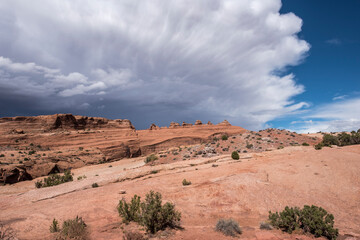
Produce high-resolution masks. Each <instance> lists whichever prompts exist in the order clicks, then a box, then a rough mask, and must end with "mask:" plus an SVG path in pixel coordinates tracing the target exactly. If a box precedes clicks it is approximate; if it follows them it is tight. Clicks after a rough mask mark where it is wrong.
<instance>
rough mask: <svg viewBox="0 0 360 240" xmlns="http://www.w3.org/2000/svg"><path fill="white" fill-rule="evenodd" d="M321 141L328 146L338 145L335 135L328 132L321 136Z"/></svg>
mask: <svg viewBox="0 0 360 240" xmlns="http://www.w3.org/2000/svg"><path fill="white" fill-rule="evenodd" d="M321 143H322V145H323V146H328V147H329V146H331V145H339V141H338V139H337V137H336V136H333V135H330V134H325V135H324V136H323V140H322V142H321Z"/></svg>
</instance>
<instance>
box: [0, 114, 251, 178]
mask: <svg viewBox="0 0 360 240" xmlns="http://www.w3.org/2000/svg"><path fill="white" fill-rule="evenodd" d="M150 130H156V131H149V130H135V128H134V126H133V125H132V124H131V122H130V121H129V120H126V119H124V120H122V119H117V120H111V119H106V118H99V117H86V116H75V115H72V114H55V115H48V116H36V117H11V118H0V151H1V152H3V151H5V153H6V152H7V154H6V156H5V157H4V158H2V159H0V161H2V160H4V161H2V162H3V163H1V162H0V169H3V172H5V170H6V173H7V177H6V179H10V180H8V181H7V182H8V183H13V182H14V181H15V182H16V181H23V180H27V179H31V178H36V177H40V176H45V175H48V174H50V173H54V172H63V171H64V170H66V169H69V168H79V167H82V166H85V165H91V164H98V163H103V162H109V161H116V160H119V159H123V158H132V157H138V156H141V155H147V154H150V153H153V152H158V151H161V150H164V149H167V148H171V147H179V146H182V145H192V144H199V143H204V142H208V141H209V140H210V139H212V138H213V136H214V135H215V134H227V135H231V134H238V133H243V132H244V131H245V129H243V128H241V127H235V126H231V125H230V124H223V123H222V124H218V125H202V124H201V121H197V122H196V125H193V124H191V123H185V122H183V124H182V126H181V125H180V124H179V123H175V122H172V123H171V124H170V127H169V128H166V127H165V128H159V127H158V126H156V125H155V124H152V125H151V127H150ZM30 151H34V152H33V153H31V154H30V153H29V152H30ZM20 152H21V153H20ZM20 160H21V161H20ZM4 162H6V164H4ZM9 173H11V174H10V175H11V176H10V175H9ZM9 176H10V177H9ZM14 179H15V180H14Z"/></svg>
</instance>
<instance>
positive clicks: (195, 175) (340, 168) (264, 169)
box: [0, 146, 360, 240]
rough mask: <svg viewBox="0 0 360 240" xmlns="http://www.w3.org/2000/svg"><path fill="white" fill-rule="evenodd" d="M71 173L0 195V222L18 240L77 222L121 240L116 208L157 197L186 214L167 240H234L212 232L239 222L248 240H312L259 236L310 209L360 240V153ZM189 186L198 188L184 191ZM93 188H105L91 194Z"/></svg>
mask: <svg viewBox="0 0 360 240" xmlns="http://www.w3.org/2000/svg"><path fill="white" fill-rule="evenodd" d="M110 165H111V167H110ZM216 165H217V166H216ZM154 170H157V171H158V172H157V173H154ZM73 173H74V181H73V182H69V183H65V184H62V185H58V186H54V187H49V188H43V189H35V187H34V182H35V181H36V180H39V179H35V180H33V181H26V182H20V183H17V184H13V185H7V186H3V187H0V221H1V222H2V223H4V224H6V225H8V226H11V227H12V228H13V229H14V230H16V231H17V235H18V237H19V239H51V238H52V237H53V236H52V235H51V234H50V233H49V226H50V224H51V221H52V219H53V218H57V219H58V220H59V221H61V222H62V221H63V220H66V219H69V218H73V217H75V216H77V215H78V216H81V217H83V219H84V220H85V222H86V223H87V224H88V230H89V235H90V238H91V239H122V234H123V231H124V230H126V229H127V228H129V226H126V225H124V224H122V223H121V218H120V217H119V216H118V213H117V210H116V205H117V204H118V201H119V200H120V199H122V198H123V197H124V198H125V199H127V200H129V199H130V198H131V197H132V196H133V195H134V194H138V195H140V196H141V197H142V198H143V197H144V196H145V194H146V193H148V192H149V191H150V190H154V191H158V192H160V193H161V194H162V195H163V200H164V201H170V202H173V203H175V205H176V208H177V209H178V210H179V211H180V212H181V214H182V221H181V224H182V227H183V228H184V229H183V230H173V231H170V233H169V234H168V235H166V238H167V239H214V240H215V239H232V238H230V237H225V236H223V235H222V234H220V233H218V232H216V231H215V230H214V226H215V224H216V222H217V220H218V219H220V218H233V219H235V220H237V221H238V222H239V224H240V226H241V228H242V230H243V234H242V236H241V238H242V239H310V238H311V237H308V236H301V235H288V234H284V233H281V232H279V231H277V230H273V231H265V230H260V229H259V223H260V222H261V221H264V220H266V219H267V216H268V211H269V210H271V211H280V210H282V209H283V208H284V207H285V206H287V205H288V206H299V207H302V206H303V205H305V204H308V205H311V204H314V205H317V206H321V207H323V208H325V209H326V210H327V211H328V212H330V213H332V214H334V216H335V226H336V227H337V228H339V232H340V234H341V235H344V234H349V235H353V236H357V237H360V146H348V147H342V148H324V149H322V150H320V151H317V150H315V149H314V148H313V147H303V146H301V147H300V146H299V147H286V148H284V149H281V150H274V151H270V152H262V153H246V154H243V153H242V154H240V160H239V161H234V160H232V159H231V157H230V154H225V155H221V156H216V157H213V158H198V159H194V160H186V161H178V162H173V163H169V164H162V165H156V166H144V158H134V159H123V160H121V161H117V162H112V163H106V164H101V165H96V166H86V167H83V168H79V169H75V170H74V171H73ZM83 175H85V176H86V178H85V179H83V180H77V177H78V176H83ZM184 178H186V179H187V180H190V181H191V182H192V185H190V186H183V185H182V180H183V179H184ZM95 182H96V183H98V184H99V185H100V187H98V188H92V187H91V184H92V183H95ZM122 190H125V191H126V194H121V191H122ZM158 238H160V236H158Z"/></svg>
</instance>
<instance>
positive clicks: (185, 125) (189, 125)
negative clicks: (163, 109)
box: [182, 122, 192, 127]
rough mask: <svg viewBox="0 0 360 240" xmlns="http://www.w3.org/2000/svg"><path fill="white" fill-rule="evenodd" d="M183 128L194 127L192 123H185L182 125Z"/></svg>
mask: <svg viewBox="0 0 360 240" xmlns="http://www.w3.org/2000/svg"><path fill="white" fill-rule="evenodd" d="M182 126H183V127H192V123H186V122H183V123H182Z"/></svg>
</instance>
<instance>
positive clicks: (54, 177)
mask: <svg viewBox="0 0 360 240" xmlns="http://www.w3.org/2000/svg"><path fill="white" fill-rule="evenodd" d="M72 180H73V176H72V175H71V171H70V170H65V172H64V175H63V176H61V175H59V174H51V175H50V176H49V177H47V178H44V179H43V180H40V181H37V182H35V187H36V188H42V187H51V186H55V185H59V184H62V183H66V182H71V181H72Z"/></svg>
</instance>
